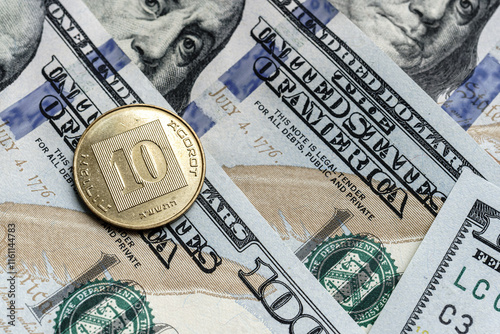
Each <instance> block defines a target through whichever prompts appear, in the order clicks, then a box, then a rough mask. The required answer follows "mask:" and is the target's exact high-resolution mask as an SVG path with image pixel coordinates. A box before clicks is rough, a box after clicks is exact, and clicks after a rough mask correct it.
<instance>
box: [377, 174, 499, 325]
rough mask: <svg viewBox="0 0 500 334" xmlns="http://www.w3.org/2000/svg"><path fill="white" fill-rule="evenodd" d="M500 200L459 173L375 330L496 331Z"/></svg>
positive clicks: (485, 186)
mask: <svg viewBox="0 0 500 334" xmlns="http://www.w3.org/2000/svg"><path fill="white" fill-rule="evenodd" d="M499 199H500V188H498V187H496V186H494V185H493V184H491V183H489V182H487V181H485V180H483V179H481V178H480V177H478V176H476V175H474V174H472V173H469V172H467V173H464V174H463V175H462V176H461V177H460V179H459V181H458V182H457V184H456V186H455V188H453V191H452V192H451V194H450V196H449V198H448V201H447V202H446V204H445V205H444V207H443V209H442V210H441V212H440V213H439V215H438V216H437V218H436V220H435V222H434V224H433V225H432V227H431V228H430V230H429V233H428V234H427V236H426V237H425V239H424V241H423V242H422V244H421V245H420V247H419V249H418V251H417V253H416V254H415V256H414V257H413V260H412V262H411V263H410V265H409V266H408V268H407V270H406V272H405V275H404V276H403V278H402V279H401V281H400V282H399V285H398V287H397V288H396V290H395V291H394V293H393V294H392V296H391V298H390V299H389V302H388V303H387V305H386V307H385V309H384V311H382V314H381V315H380V317H379V319H378V320H377V322H376V323H375V326H373V328H372V331H371V333H375V334H377V333H423V334H427V333H498V312H500V277H499V265H500V200H499Z"/></svg>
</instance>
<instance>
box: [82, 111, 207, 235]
mask: <svg viewBox="0 0 500 334" xmlns="http://www.w3.org/2000/svg"><path fill="white" fill-rule="evenodd" d="M73 163H74V169H73V173H74V177H75V183H76V187H77V190H78V193H79V194H80V196H81V197H82V199H83V201H84V202H85V204H86V205H87V206H88V207H89V208H90V210H92V211H93V212H94V213H95V214H97V215H98V216H99V217H101V218H102V219H104V220H105V221H107V222H109V223H111V224H115V225H118V226H121V227H124V228H130V229H148V228H153V227H157V226H160V225H163V224H166V223H169V222H171V221H173V220H175V219H176V218H178V217H179V216H180V215H182V214H183V213H184V212H185V211H186V210H187V209H188V208H189V207H190V206H191V205H192V204H193V203H194V201H195V199H196V197H197V196H198V194H199V193H200V190H201V187H202V184H203V180H204V178H205V155H204V153H203V148H202V147H201V143H200V140H199V139H198V137H197V136H196V134H195V133H194V131H193V129H191V127H190V126H189V125H188V124H187V123H186V122H185V121H184V120H183V119H182V118H180V117H179V116H177V115H176V114H174V113H173V112H170V111H168V110H165V109H162V108H159V107H155V106H149V105H128V106H123V107H119V108H116V109H113V110H111V111H109V112H107V113H106V114H104V115H102V116H101V117H99V118H98V119H97V120H95V121H94V122H93V123H92V124H91V125H90V126H89V127H88V128H87V130H85V132H84V133H83V135H82V137H81V138H80V141H79V143H78V146H77V148H76V150H75V157H74V161H73Z"/></svg>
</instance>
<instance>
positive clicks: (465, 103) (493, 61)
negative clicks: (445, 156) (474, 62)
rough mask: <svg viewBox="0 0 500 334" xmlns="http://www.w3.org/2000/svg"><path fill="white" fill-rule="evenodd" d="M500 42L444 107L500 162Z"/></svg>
mask: <svg viewBox="0 0 500 334" xmlns="http://www.w3.org/2000/svg"><path fill="white" fill-rule="evenodd" d="M499 92H500V41H499V42H497V44H496V45H495V46H494V47H493V48H492V49H491V50H490V52H489V53H488V54H487V55H486V57H485V58H484V59H483V60H482V61H481V63H479V65H478V66H477V67H476V68H475V69H474V71H472V72H471V74H470V75H469V77H468V78H467V80H465V81H464V82H463V83H462V85H461V86H460V87H459V88H458V89H457V90H456V91H455V92H454V93H453V94H452V95H451V96H450V97H449V99H448V100H446V102H445V103H443V105H442V108H443V109H444V110H445V111H446V112H447V113H448V114H449V115H450V116H451V117H452V118H453V119H454V120H455V121H456V122H457V123H458V124H460V126H462V128H463V129H465V130H467V133H468V134H469V135H471V136H472V138H474V140H475V141H476V142H477V143H478V144H479V145H480V146H481V147H482V148H483V149H484V150H485V151H486V152H488V153H489V154H490V155H491V156H492V157H493V158H494V159H495V160H496V161H497V162H499V163H500V112H499V111H498V109H499V106H500V98H499V97H498V93H499Z"/></svg>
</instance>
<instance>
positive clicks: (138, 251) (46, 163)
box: [0, 0, 360, 334]
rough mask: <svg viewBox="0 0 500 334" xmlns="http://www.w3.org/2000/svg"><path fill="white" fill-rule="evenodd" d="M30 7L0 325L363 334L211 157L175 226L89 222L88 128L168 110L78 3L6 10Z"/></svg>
mask: <svg viewBox="0 0 500 334" xmlns="http://www.w3.org/2000/svg"><path fill="white" fill-rule="evenodd" d="M35 4H36V5H38V6H41V7H36V8H38V9H41V11H36V12H35V13H34V15H41V17H37V18H38V19H41V21H42V24H41V28H40V30H39V31H34V32H33V31H29V30H27V31H19V30H18V28H16V27H18V26H17V25H16V24H11V25H10V26H9V27H10V29H11V30H9V33H11V34H18V35H20V36H23V34H25V33H30V32H33V33H35V34H40V36H35V37H36V38H35V39H37V40H38V38H40V39H39V40H38V43H37V44H36V45H35V44H33V45H32V47H34V48H35V53H34V56H32V58H30V60H29V61H28V63H27V65H26V67H25V68H21V71H20V73H17V74H16V76H12V77H11V81H9V83H8V84H7V85H6V87H4V88H5V89H4V90H3V92H2V93H1V95H0V96H1V99H0V104H1V108H2V109H1V110H2V111H0V118H1V119H2V123H1V124H0V135H1V136H2V138H1V145H2V147H0V155H1V160H2V164H1V165H0V171H1V174H2V175H4V177H2V178H1V180H0V189H2V193H1V194H0V203H1V204H0V235H1V237H0V254H1V255H2V256H1V258H2V260H1V262H0V280H1V283H0V294H1V296H2V304H1V305H2V307H1V311H0V328H2V330H3V331H4V332H5V333H16V334H17V333H49V332H56V333H90V332H92V333H103V332H108V331H113V332H117V333H184V332H188V331H189V332H203V333H223V332H226V333H228V332H242V331H245V332H258V333H279V332H283V333H285V332H286V333H289V332H318V333H357V332H360V328H359V327H358V326H357V325H356V324H355V323H354V322H353V321H352V320H351V319H350V318H349V317H348V315H347V314H345V313H344V312H343V311H342V309H341V308H340V307H339V306H338V305H337V304H336V303H335V302H334V301H333V300H332V299H331V298H330V296H328V294H326V293H325V292H324V291H323V289H322V288H321V286H320V285H319V284H318V283H317V282H316V280H315V279H314V278H313V277H311V276H310V274H309V273H308V272H307V270H306V269H305V268H303V266H302V264H300V262H299V261H297V259H296V258H295V257H294V256H293V254H291V253H290V252H289V251H288V249H287V248H286V247H285V246H283V245H282V242H281V240H279V238H278V237H277V236H275V235H274V233H273V232H272V230H271V229H270V228H269V226H268V224H267V223H266V222H265V221H264V219H263V218H262V217H261V216H260V215H259V214H258V213H257V212H256V210H255V209H254V208H253V207H252V206H251V204H250V203H249V202H248V200H247V199H246V198H245V197H244V196H243V195H242V193H241V192H240V191H239V190H238V189H237V188H236V187H235V186H234V184H233V183H232V182H231V181H230V180H229V179H228V178H227V176H226V175H225V174H224V173H223V172H222V170H221V169H220V168H219V167H218V166H217V165H216V164H215V162H214V160H213V159H212V158H210V156H209V155H208V154H207V162H208V167H207V174H206V175H207V179H206V180H205V183H204V185H203V189H202V191H201V194H200V196H199V197H198V199H197V201H196V203H195V205H194V206H193V207H192V208H191V209H190V210H189V211H188V212H187V213H186V214H184V215H183V216H182V217H181V218H180V219H179V220H177V221H176V222H175V223H173V224H170V225H168V226H164V227H161V228H158V229H155V230H151V231H143V232H131V231H126V230H121V229H117V228H114V227H112V226H109V225H107V224H104V223H103V222H102V221H98V220H96V219H95V218H94V217H93V216H90V215H88V214H86V213H84V212H83V211H84V210H83V208H82V206H81V203H80V202H79V200H78V199H77V197H76V195H75V191H74V182H73V179H72V160H73V150H74V148H75V145H76V143H77V141H78V139H79V136H80V135H81V134H82V132H83V130H84V129H85V128H86V127H87V126H88V124H89V123H91V122H92V121H94V120H95V118H96V117H97V116H98V115H99V114H102V113H104V112H105V111H106V110H108V109H110V108H112V107H115V106H117V105H123V104H127V103H133V102H148V103H154V104H158V105H160V106H164V107H166V108H169V107H170V106H169V105H168V104H167V103H166V102H165V100H164V99H163V98H162V97H161V96H160V95H159V94H158V92H156V91H155V90H154V88H153V87H152V86H151V84H150V83H149V82H148V81H147V79H146V78H145V77H144V76H143V75H142V74H141V72H140V71H138V69H137V68H135V67H134V66H133V65H131V64H130V61H129V60H128V58H127V57H126V56H124V54H123V53H122V52H121V50H120V49H119V48H117V47H116V44H115V43H114V41H113V40H112V39H110V37H109V36H108V35H107V34H106V33H105V32H104V31H103V30H102V28H101V27H100V25H99V23H98V22H97V21H96V19H95V18H94V17H93V16H92V15H91V14H90V12H89V11H88V10H87V9H86V8H85V7H84V6H83V5H82V4H81V3H80V2H79V1H75V0H72V1H69V0H67V1H59V0H50V1H43V2H37V3H35V1H33V2H32V5H33V6H27V7H24V5H21V4H18V3H15V4H11V3H8V4H6V3H2V4H1V5H0V11H1V12H2V13H5V12H4V10H6V9H9V8H11V9H25V10H28V11H30V10H31V9H32V8H35V7H34V6H35ZM17 5H19V7H17ZM9 13H10V12H9ZM17 13H18V12H16V11H12V16H9V18H10V21H9V22H11V23H12V22H14V23H15V22H17V20H18V19H20V18H19V17H17V16H16V15H17ZM2 33H3V31H2ZM19 38H21V37H19ZM18 41H20V39H18ZM13 54H14V55H15V53H13ZM172 205H175V203H170V202H169V203H164V204H163V205H161V206H158V207H152V208H150V210H147V211H146V212H143V213H140V214H141V215H154V214H156V213H157V212H160V211H162V210H168V208H169V207H170V206H172Z"/></svg>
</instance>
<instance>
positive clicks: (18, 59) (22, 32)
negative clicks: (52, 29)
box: [0, 0, 45, 91]
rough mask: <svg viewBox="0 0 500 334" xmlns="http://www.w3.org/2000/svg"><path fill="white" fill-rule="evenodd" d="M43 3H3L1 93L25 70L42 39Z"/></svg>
mask: <svg viewBox="0 0 500 334" xmlns="http://www.w3.org/2000/svg"><path fill="white" fill-rule="evenodd" d="M44 18H45V5H44V1H43V0H23V1H7V0H3V1H0V91H2V90H4V89H5V88H6V87H7V86H9V85H10V84H11V83H12V82H14V81H15V80H16V79H17V78H18V77H19V75H21V73H22V72H23V71H24V69H25V68H26V66H28V64H29V63H30V62H31V60H32V59H33V57H34V56H35V54H36V51H37V48H38V45H39V44H40V40H41V38H42V31H43V21H44Z"/></svg>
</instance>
